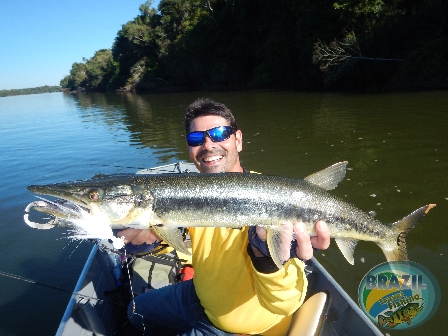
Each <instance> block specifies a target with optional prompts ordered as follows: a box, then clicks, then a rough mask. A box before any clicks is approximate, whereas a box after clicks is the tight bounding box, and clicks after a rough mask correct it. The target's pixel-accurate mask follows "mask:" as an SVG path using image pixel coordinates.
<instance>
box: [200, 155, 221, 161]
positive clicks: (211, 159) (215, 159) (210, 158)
mask: <svg viewBox="0 0 448 336" xmlns="http://www.w3.org/2000/svg"><path fill="white" fill-rule="evenodd" d="M220 159H222V155H217V156H210V157H206V158H204V161H205V162H211V161H217V160H220Z"/></svg>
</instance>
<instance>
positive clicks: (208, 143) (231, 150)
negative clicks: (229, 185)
mask: <svg viewBox="0 0 448 336" xmlns="http://www.w3.org/2000/svg"><path fill="white" fill-rule="evenodd" d="M218 126H229V123H228V121H227V120H225V119H224V118H222V117H219V116H213V115H210V116H201V117H197V118H195V119H193V120H192V122H191V124H190V132H195V131H206V130H209V129H211V128H214V127H218ZM241 149H242V133H241V131H239V130H238V131H236V132H235V134H232V135H231V136H230V138H228V139H227V140H224V141H221V142H213V141H212V140H211V139H210V138H209V137H208V135H207V136H206V137H205V141H204V143H203V144H202V145H200V146H196V147H191V146H188V151H189V153H190V159H191V160H192V161H193V163H194V164H195V166H196V167H197V168H198V169H199V171H200V172H201V173H223V172H242V171H243V168H242V167H241V165H240V160H239V156H238V152H240V151H241Z"/></svg>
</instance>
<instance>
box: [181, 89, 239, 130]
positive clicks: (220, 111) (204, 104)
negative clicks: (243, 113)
mask: <svg viewBox="0 0 448 336" xmlns="http://www.w3.org/2000/svg"><path fill="white" fill-rule="evenodd" d="M209 115H215V116H219V117H222V118H224V119H225V120H227V121H228V122H229V125H230V126H232V127H233V128H234V129H235V130H237V129H238V127H237V125H236V121H235V117H234V116H233V114H232V112H230V110H229V109H228V108H227V106H225V105H224V104H221V103H217V102H215V101H213V100H211V99H208V98H199V99H196V100H195V101H194V102H193V103H191V104H190V106H188V107H187V109H186V111H185V133H186V134H188V133H190V124H191V122H192V121H193V119H195V118H197V117H202V116H209Z"/></svg>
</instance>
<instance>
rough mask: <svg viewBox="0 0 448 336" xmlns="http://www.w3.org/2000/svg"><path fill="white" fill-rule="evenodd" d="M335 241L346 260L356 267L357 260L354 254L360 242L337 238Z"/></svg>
mask: <svg viewBox="0 0 448 336" xmlns="http://www.w3.org/2000/svg"><path fill="white" fill-rule="evenodd" d="M335 240H336V244H337V245H338V247H339V249H340V250H341V252H342V255H343V256H344V257H345V259H347V261H348V262H349V263H350V264H352V265H354V264H355V259H354V258H353V252H354V251H355V247H356V244H358V240H357V239H347V238H336V239H335Z"/></svg>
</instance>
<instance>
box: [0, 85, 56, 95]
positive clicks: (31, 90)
mask: <svg viewBox="0 0 448 336" xmlns="http://www.w3.org/2000/svg"><path fill="white" fill-rule="evenodd" d="M61 91H62V88H61V87H60V86H48V85H44V86H38V87H35V88H26V89H12V90H0V97H9V96H21V95H29V94H39V93H51V92H61Z"/></svg>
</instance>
